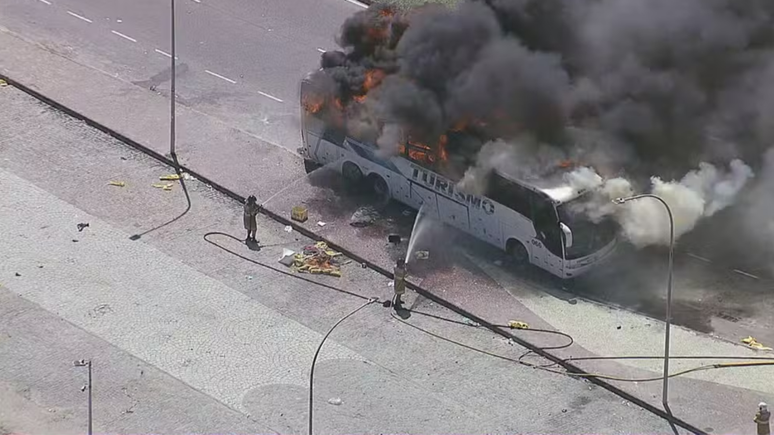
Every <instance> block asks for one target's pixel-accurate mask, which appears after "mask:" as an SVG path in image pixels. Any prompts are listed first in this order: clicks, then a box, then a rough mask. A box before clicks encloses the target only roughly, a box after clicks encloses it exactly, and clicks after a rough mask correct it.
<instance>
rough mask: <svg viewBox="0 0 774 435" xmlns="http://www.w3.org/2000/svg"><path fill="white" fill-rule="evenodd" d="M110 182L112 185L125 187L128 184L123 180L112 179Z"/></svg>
mask: <svg viewBox="0 0 774 435" xmlns="http://www.w3.org/2000/svg"><path fill="white" fill-rule="evenodd" d="M108 184H109V185H111V186H117V187H125V186H126V183H124V182H123V181H110V182H108Z"/></svg>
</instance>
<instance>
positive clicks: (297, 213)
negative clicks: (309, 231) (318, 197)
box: [290, 205, 309, 222]
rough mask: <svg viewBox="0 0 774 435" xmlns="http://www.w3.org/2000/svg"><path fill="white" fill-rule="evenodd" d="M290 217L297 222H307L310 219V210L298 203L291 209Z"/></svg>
mask: <svg viewBox="0 0 774 435" xmlns="http://www.w3.org/2000/svg"><path fill="white" fill-rule="evenodd" d="M290 218H291V219H293V220H294V221H297V222H306V220H307V219H309V210H307V209H306V207H301V206H300V205H297V206H295V207H293V208H292V209H291V210H290Z"/></svg>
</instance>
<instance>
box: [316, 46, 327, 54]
mask: <svg viewBox="0 0 774 435" xmlns="http://www.w3.org/2000/svg"><path fill="white" fill-rule="evenodd" d="M317 51H319V52H320V53H325V50H323V49H322V48H320V47H317Z"/></svg>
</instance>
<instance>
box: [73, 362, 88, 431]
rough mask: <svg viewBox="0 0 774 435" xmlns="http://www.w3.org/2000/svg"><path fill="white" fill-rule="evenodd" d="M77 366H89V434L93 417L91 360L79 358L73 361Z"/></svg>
mask: <svg viewBox="0 0 774 435" xmlns="http://www.w3.org/2000/svg"><path fill="white" fill-rule="evenodd" d="M73 365H74V366H75V367H84V366H85V367H87V368H88V369H89V383H88V384H87V385H86V388H88V390H89V435H92V425H91V422H92V418H91V360H83V359H82V360H78V361H75V362H73Z"/></svg>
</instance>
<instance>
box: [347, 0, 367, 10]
mask: <svg viewBox="0 0 774 435" xmlns="http://www.w3.org/2000/svg"><path fill="white" fill-rule="evenodd" d="M347 1H348V2H350V3H352V4H353V5H357V6H360V7H361V8H363V9H368V6H366V5H364V4H363V3H360V2H359V1H357V0H347Z"/></svg>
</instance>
